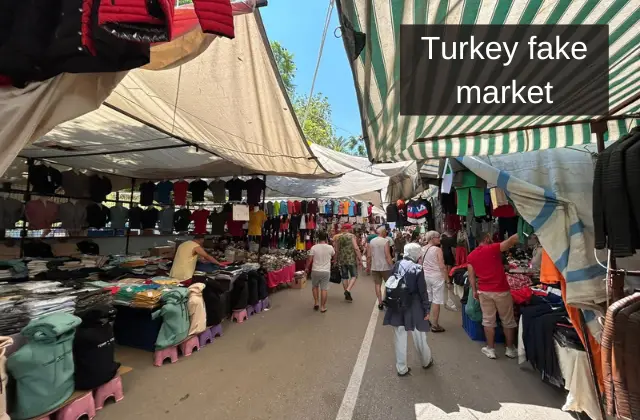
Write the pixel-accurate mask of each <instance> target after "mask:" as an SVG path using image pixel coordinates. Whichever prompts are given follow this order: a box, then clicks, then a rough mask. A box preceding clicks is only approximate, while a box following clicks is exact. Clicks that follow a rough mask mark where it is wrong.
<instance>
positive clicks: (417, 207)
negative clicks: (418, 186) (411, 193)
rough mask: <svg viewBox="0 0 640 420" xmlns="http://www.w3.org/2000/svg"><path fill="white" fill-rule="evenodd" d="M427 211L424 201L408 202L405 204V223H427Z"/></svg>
mask: <svg viewBox="0 0 640 420" xmlns="http://www.w3.org/2000/svg"><path fill="white" fill-rule="evenodd" d="M427 214H429V211H428V209H427V201H426V200H410V201H409V203H407V221H408V222H409V223H413V224H416V225H417V224H422V223H425V222H426V221H427Z"/></svg>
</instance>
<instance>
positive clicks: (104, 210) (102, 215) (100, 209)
mask: <svg viewBox="0 0 640 420" xmlns="http://www.w3.org/2000/svg"><path fill="white" fill-rule="evenodd" d="M86 212H87V226H88V227H90V228H96V229H101V228H103V227H105V226H106V225H107V223H108V222H109V218H110V217H111V211H110V210H109V208H108V207H105V206H103V205H102V204H97V203H91V204H89V205H88V206H87V207H86Z"/></svg>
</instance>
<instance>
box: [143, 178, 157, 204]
mask: <svg viewBox="0 0 640 420" xmlns="http://www.w3.org/2000/svg"><path fill="white" fill-rule="evenodd" d="M139 190H140V205H141V206H150V205H152V204H153V193H155V191H156V184H154V183H153V182H151V181H149V182H145V183H143V184H141V185H140V188H139Z"/></svg>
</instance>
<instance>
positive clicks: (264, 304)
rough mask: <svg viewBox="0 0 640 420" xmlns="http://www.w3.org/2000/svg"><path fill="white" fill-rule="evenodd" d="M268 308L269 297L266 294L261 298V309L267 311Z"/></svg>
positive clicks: (269, 306)
mask: <svg viewBox="0 0 640 420" xmlns="http://www.w3.org/2000/svg"><path fill="white" fill-rule="evenodd" d="M269 309H271V299H269V296H267V297H266V298H264V299H263V300H262V310H263V311H268V310H269Z"/></svg>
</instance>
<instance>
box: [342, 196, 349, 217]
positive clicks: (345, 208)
mask: <svg viewBox="0 0 640 420" xmlns="http://www.w3.org/2000/svg"><path fill="white" fill-rule="evenodd" d="M340 204H341V207H342V208H341V210H342V212H341V214H342V215H343V216H348V215H349V204H350V203H349V201H348V200H345V201H343V202H342V203H340Z"/></svg>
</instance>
